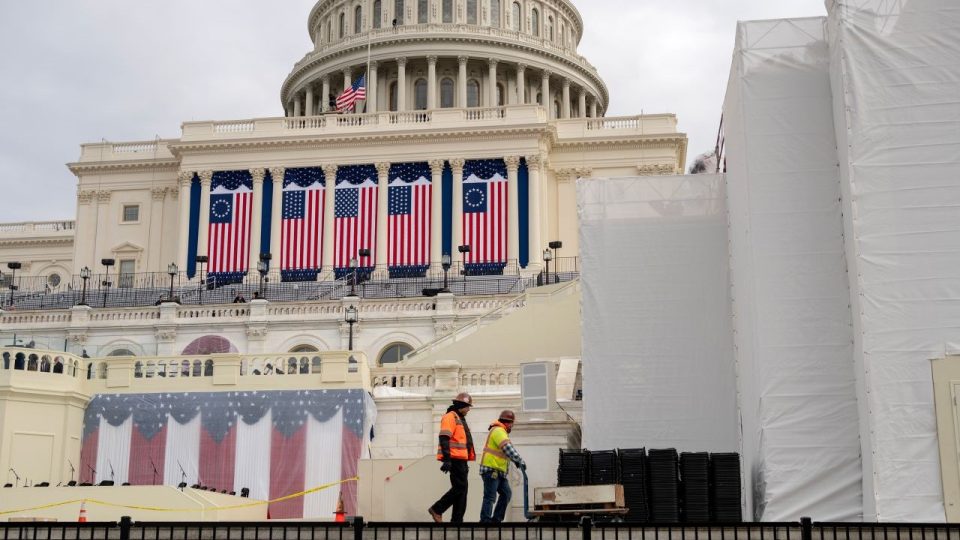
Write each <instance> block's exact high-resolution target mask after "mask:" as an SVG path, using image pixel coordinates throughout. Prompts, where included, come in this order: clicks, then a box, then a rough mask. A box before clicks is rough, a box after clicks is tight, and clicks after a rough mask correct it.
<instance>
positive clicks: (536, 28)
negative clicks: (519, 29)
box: [530, 8, 540, 36]
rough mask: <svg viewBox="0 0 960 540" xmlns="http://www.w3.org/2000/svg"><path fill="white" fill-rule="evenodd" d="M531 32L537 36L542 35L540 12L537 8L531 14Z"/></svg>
mask: <svg viewBox="0 0 960 540" xmlns="http://www.w3.org/2000/svg"><path fill="white" fill-rule="evenodd" d="M530 31H531V32H532V33H533V35H535V36H539V35H540V12H539V11H537V8H533V11H531V12H530Z"/></svg>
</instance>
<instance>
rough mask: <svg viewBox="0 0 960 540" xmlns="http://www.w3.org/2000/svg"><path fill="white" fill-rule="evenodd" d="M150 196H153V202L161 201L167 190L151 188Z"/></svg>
mask: <svg viewBox="0 0 960 540" xmlns="http://www.w3.org/2000/svg"><path fill="white" fill-rule="evenodd" d="M150 195H151V196H153V200H155V201H162V200H163V199H164V198H166V196H167V188H165V187H155V188H151V189H150Z"/></svg>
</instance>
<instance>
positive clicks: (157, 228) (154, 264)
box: [147, 187, 187, 272]
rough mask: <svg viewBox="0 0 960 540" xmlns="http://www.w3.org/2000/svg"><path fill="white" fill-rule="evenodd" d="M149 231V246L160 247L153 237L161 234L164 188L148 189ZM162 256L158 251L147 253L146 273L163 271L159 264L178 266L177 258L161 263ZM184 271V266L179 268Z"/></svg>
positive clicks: (164, 198) (152, 250) (159, 243)
mask: <svg viewBox="0 0 960 540" xmlns="http://www.w3.org/2000/svg"><path fill="white" fill-rule="evenodd" d="M150 195H151V197H150V200H151V203H150V230H149V232H148V235H149V244H148V245H151V246H161V245H162V243H161V242H157V237H156V236H154V235H162V234H163V207H164V202H165V200H166V198H167V188H165V187H154V188H151V189H150ZM162 256H163V254H162V253H161V250H160V249H151V250H149V251H148V252H147V269H148V270H147V271H149V272H159V271H162V270H163V267H162V266H161V264H166V263H167V262H175V263H177V264H180V261H179V260H177V258H174V259H173V261H170V260H167V261H162V262H161V257H162ZM180 268H182V269H183V270H184V271H185V270H186V269H187V268H186V267H185V266H181V267H180Z"/></svg>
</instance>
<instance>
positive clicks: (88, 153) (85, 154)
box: [77, 139, 173, 165]
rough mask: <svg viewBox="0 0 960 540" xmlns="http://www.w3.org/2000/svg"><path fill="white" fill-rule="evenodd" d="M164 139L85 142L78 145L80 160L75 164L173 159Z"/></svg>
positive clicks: (167, 142) (167, 141)
mask: <svg viewBox="0 0 960 540" xmlns="http://www.w3.org/2000/svg"><path fill="white" fill-rule="evenodd" d="M171 142H173V141H170V140H166V139H154V140H151V141H124V142H110V141H103V142H98V143H87V144H83V145H81V146H80V160H79V162H77V164H80V165H82V164H84V163H87V162H101V161H130V160H144V159H163V160H169V159H173V154H172V153H171V152H170V148H169V146H168V145H169V144H170V143H171Z"/></svg>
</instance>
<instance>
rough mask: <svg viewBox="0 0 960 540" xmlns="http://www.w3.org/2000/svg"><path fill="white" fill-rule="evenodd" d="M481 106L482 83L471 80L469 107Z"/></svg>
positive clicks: (468, 87)
mask: <svg viewBox="0 0 960 540" xmlns="http://www.w3.org/2000/svg"><path fill="white" fill-rule="evenodd" d="M479 106H480V81H478V80H476V79H470V80H469V81H467V107H479Z"/></svg>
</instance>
